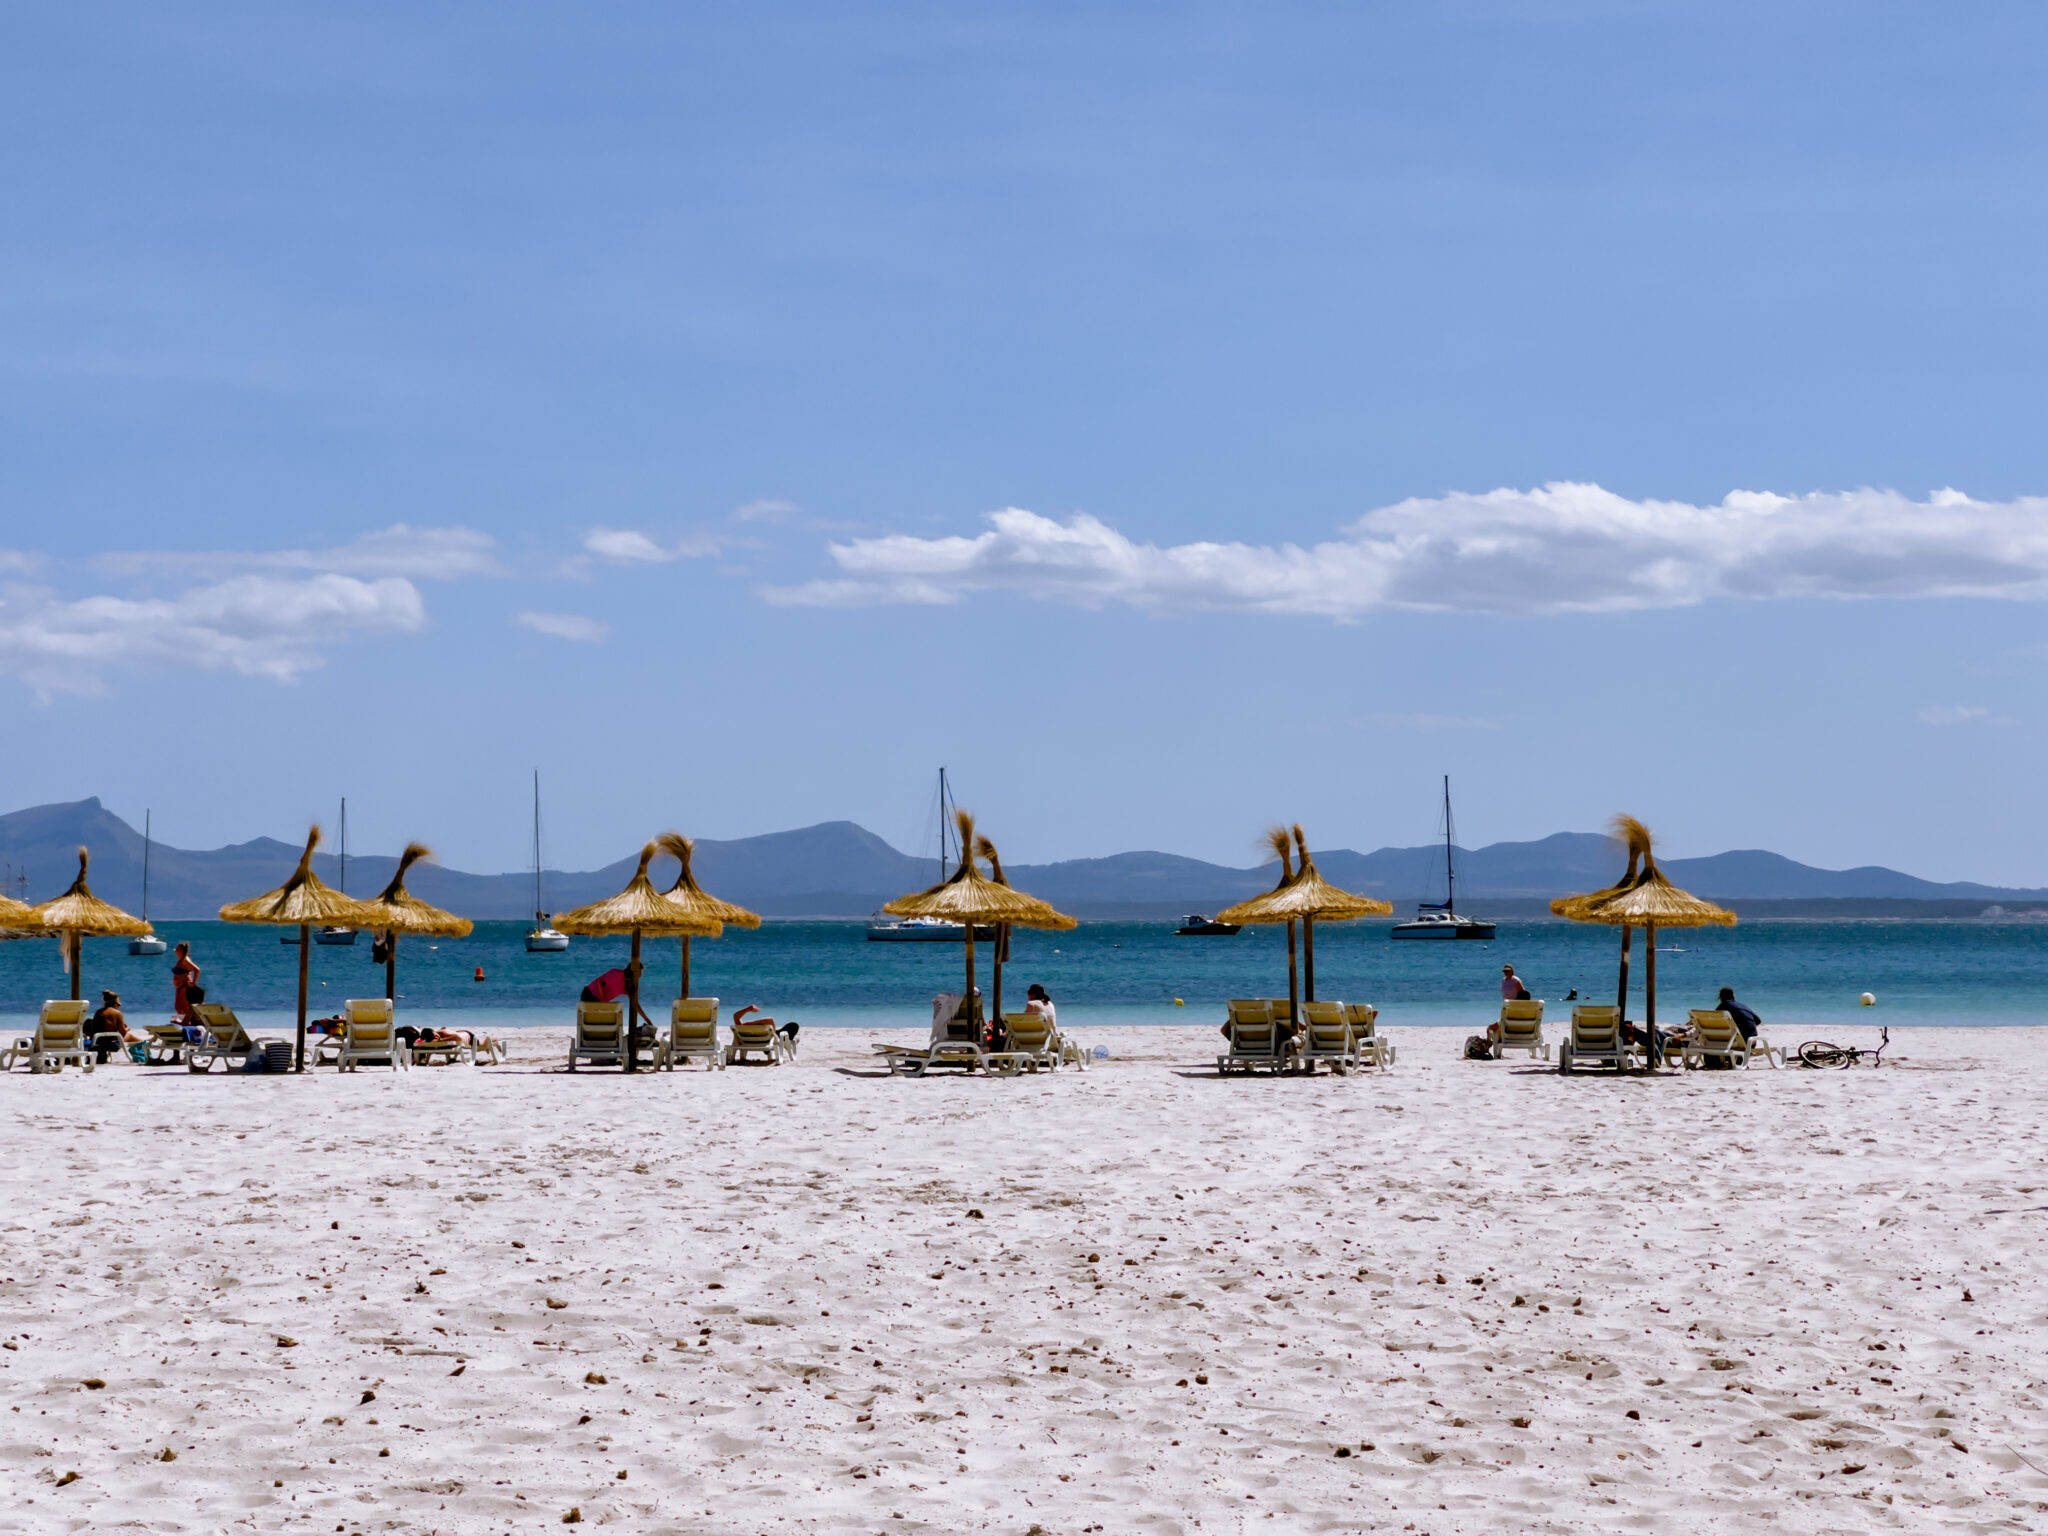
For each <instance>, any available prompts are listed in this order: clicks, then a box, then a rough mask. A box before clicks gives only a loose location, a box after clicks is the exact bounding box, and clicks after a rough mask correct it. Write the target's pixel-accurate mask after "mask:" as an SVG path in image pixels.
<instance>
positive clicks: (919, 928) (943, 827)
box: [868, 767, 996, 944]
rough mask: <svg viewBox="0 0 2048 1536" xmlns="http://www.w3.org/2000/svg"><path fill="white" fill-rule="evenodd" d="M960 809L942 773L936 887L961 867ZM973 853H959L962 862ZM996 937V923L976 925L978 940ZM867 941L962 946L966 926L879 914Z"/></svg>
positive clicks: (940, 775) (935, 920) (967, 851)
mask: <svg viewBox="0 0 2048 1536" xmlns="http://www.w3.org/2000/svg"><path fill="white" fill-rule="evenodd" d="M957 809H959V807H958V806H957V805H956V804H955V803H954V801H953V790H952V786H951V785H949V784H948V783H947V782H946V770H945V769H944V768H943V767H941V768H940V769H939V878H938V881H937V882H936V883H937V884H940V885H944V884H945V883H946V877H947V876H948V875H950V874H952V872H953V870H954V869H956V868H958V865H955V864H953V862H952V856H953V847H954V843H953V841H952V838H953V812H954V811H955V810H957ZM970 853H971V850H969V849H966V848H962V849H961V850H960V861H961V863H965V862H966V861H967V859H968V857H969V856H970ZM995 936H996V930H995V925H994V924H993V923H976V924H975V925H974V937H975V938H976V939H977V940H981V939H993V938H994V937H995ZM868 937H869V938H870V939H871V940H873V941H874V942H876V943H886V944H960V943H964V942H965V941H966V939H967V925H966V924H965V923H954V922H948V921H947V920H946V919H945V918H943V917H883V916H882V915H880V914H879V913H877V914H876V915H875V916H874V917H873V918H871V919H870V920H869V922H868Z"/></svg>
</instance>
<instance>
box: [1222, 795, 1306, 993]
mask: <svg viewBox="0 0 2048 1536" xmlns="http://www.w3.org/2000/svg"><path fill="white" fill-rule="evenodd" d="M1265 841H1266V846H1267V847H1268V848H1271V849H1272V850H1273V857H1274V858H1276V859H1278V860H1279V861H1280V879H1279V880H1278V882H1277V883H1275V885H1274V886H1273V889H1272V890H1270V891H1268V892H1266V894H1265V895H1263V896H1255V897H1253V898H1252V899H1251V900H1250V901H1241V902H1239V903H1238V904H1237V905H1236V906H1234V907H1226V908H1225V909H1224V910H1223V911H1221V912H1218V913H1217V914H1216V921H1217V922H1219V923H1237V924H1239V925H1240V926H1242V925H1243V924H1245V923H1285V924H1286V925H1287V1022H1288V1023H1290V1024H1292V1023H1293V1022H1294V1020H1295V1018H1296V1017H1297V1016H1298V1015H1299V1014H1300V1012H1301V974H1300V971H1299V969H1298V967H1297V962H1296V960H1295V958H1294V915H1293V914H1292V913H1288V914H1286V915H1285V916H1280V917H1269V916H1266V915H1264V914H1265V912H1266V910H1267V908H1266V903H1269V902H1271V901H1273V900H1274V899H1275V898H1277V897H1278V896H1279V894H1280V893H1281V892H1282V891H1284V890H1286V889H1287V887H1288V886H1290V885H1292V884H1293V883H1294V840H1293V839H1292V838H1291V837H1289V836H1288V834H1287V829H1286V828H1285V827H1271V828H1268V829H1267V832H1266V839H1265Z"/></svg>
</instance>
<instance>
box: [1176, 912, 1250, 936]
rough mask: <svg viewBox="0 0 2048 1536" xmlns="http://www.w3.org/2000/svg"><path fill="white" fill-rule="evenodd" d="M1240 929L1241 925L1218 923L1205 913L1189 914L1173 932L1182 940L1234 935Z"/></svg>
mask: <svg viewBox="0 0 2048 1536" xmlns="http://www.w3.org/2000/svg"><path fill="white" fill-rule="evenodd" d="M1241 927H1243V924H1241V923H1219V922H1217V921H1216V919H1215V918H1213V917H1211V916H1210V915H1209V914H1208V913H1206V912H1190V913H1189V914H1188V915H1187V916H1186V917H1184V918H1182V919H1181V920H1180V926H1179V927H1178V928H1176V929H1174V930H1173V931H1174V932H1175V933H1177V934H1179V935H1181V936H1182V937H1183V938H1195V937H1206V936H1207V935H1209V934H1216V935H1218V936H1219V937H1220V936H1223V935H1227V934H1233V933H1236V932H1237V931H1238V930H1239V929H1240V928H1241Z"/></svg>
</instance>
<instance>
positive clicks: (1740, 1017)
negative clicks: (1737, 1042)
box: [1715, 987, 1764, 1040]
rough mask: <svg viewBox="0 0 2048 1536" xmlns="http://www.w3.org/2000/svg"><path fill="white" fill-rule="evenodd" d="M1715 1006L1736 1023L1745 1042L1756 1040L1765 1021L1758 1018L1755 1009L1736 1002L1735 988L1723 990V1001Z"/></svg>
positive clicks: (1724, 988)
mask: <svg viewBox="0 0 2048 1536" xmlns="http://www.w3.org/2000/svg"><path fill="white" fill-rule="evenodd" d="M1715 1006H1716V1007H1717V1008H1719V1009H1720V1010H1721V1011H1722V1012H1723V1013H1725V1014H1727V1015H1728V1017H1729V1018H1731V1019H1733V1020H1734V1021H1735V1027H1736V1028H1737V1029H1739V1030H1741V1031H1742V1038H1743V1039H1745V1040H1754V1039H1755V1038H1756V1032H1757V1030H1758V1029H1760V1028H1762V1027H1763V1022H1764V1021H1763V1020H1762V1019H1760V1018H1758V1017H1757V1015H1756V1010H1755V1009H1753V1008H1745V1007H1743V1005H1742V1004H1740V1003H1738V1002H1737V1001H1735V989H1734V988H1733V987H1723V988H1722V989H1721V1001H1720V1002H1719V1003H1717V1004H1715Z"/></svg>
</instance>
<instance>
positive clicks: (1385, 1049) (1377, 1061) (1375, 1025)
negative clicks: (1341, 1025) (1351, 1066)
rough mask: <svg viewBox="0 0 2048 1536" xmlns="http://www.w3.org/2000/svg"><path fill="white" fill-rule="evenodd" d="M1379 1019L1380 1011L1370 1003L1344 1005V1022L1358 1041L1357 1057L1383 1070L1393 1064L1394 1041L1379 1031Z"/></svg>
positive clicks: (1352, 1036) (1353, 1037)
mask: <svg viewBox="0 0 2048 1536" xmlns="http://www.w3.org/2000/svg"><path fill="white" fill-rule="evenodd" d="M1379 1019H1380V1011H1379V1009H1377V1008H1375V1007H1373V1005H1372V1004H1371V1003H1346V1004H1345V1005H1344V1022H1345V1023H1347V1024H1349V1025H1350V1026H1351V1038H1352V1039H1354V1040H1356V1041H1357V1042H1358V1054H1359V1057H1360V1058H1361V1059H1362V1060H1365V1061H1369V1062H1371V1063H1372V1064H1373V1065H1374V1066H1376V1067H1378V1068H1379V1069H1380V1070H1381V1071H1385V1070H1386V1069H1387V1068H1388V1067H1391V1066H1392V1065H1393V1064H1394V1043H1393V1042H1392V1041H1391V1040H1389V1039H1388V1038H1387V1037H1386V1036H1385V1035H1383V1034H1381V1033H1380V1032H1379Z"/></svg>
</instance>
